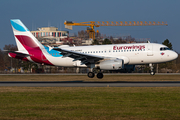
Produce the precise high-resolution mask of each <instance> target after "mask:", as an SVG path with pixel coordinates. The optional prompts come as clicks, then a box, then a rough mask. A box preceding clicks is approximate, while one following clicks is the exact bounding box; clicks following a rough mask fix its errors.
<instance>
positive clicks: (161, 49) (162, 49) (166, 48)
mask: <svg viewBox="0 0 180 120" xmlns="http://www.w3.org/2000/svg"><path fill="white" fill-rule="evenodd" d="M164 50H170V49H169V48H168V47H161V48H160V51H164Z"/></svg>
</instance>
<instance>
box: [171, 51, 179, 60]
mask: <svg viewBox="0 0 180 120" xmlns="http://www.w3.org/2000/svg"><path fill="white" fill-rule="evenodd" d="M171 57H172V59H173V60H175V59H176V58H177V57H178V54H177V53H176V52H173V53H172V55H171Z"/></svg>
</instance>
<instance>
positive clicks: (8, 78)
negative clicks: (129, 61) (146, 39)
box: [0, 74, 180, 81]
mask: <svg viewBox="0 0 180 120" xmlns="http://www.w3.org/2000/svg"><path fill="white" fill-rule="evenodd" d="M0 81H99V79H98V78H96V76H95V77H94V78H88V77H87V76H86V75H38V74H37V75H10V76H8V75H0ZM100 81H180V75H155V76H151V75H104V78H103V79H101V80H100Z"/></svg>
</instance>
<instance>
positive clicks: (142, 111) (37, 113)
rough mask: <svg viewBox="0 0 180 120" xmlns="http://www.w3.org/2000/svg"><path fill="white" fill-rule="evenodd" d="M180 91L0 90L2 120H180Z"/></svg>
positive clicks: (31, 88)
mask: <svg viewBox="0 0 180 120" xmlns="http://www.w3.org/2000/svg"><path fill="white" fill-rule="evenodd" d="M179 101H180V88H179V87H162V88H154V87H153V88H151V87H148V88H144V87H143V88H140V87H124V88H112V87H105V88H98V87H97V88H96V87H93V88H91V87H88V88H86V87H0V119H23V120H24V119H69V120H70V119H86V120H88V119H89V120H90V119H93V120H94V119H95V120H96V119H103V120H106V119H107V120H109V119H113V120H114V119H115V120H116V119H117V120H119V119H173V120H174V119H179V118H180V102H179Z"/></svg>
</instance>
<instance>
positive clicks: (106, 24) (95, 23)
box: [64, 21, 168, 40]
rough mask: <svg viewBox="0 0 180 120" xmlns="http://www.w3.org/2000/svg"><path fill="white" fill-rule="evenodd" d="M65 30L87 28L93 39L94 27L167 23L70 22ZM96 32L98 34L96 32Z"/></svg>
mask: <svg viewBox="0 0 180 120" xmlns="http://www.w3.org/2000/svg"><path fill="white" fill-rule="evenodd" d="M64 24H65V28H67V29H71V30H72V26H89V27H88V28H87V32H88V33H89V38H90V39H92V40H94V39H95V30H94V27H100V26H155V25H168V24H167V22H155V21H153V22H151V21H88V22H80V23H76V22H72V21H65V22H64ZM97 32H99V31H98V30H97Z"/></svg>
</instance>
